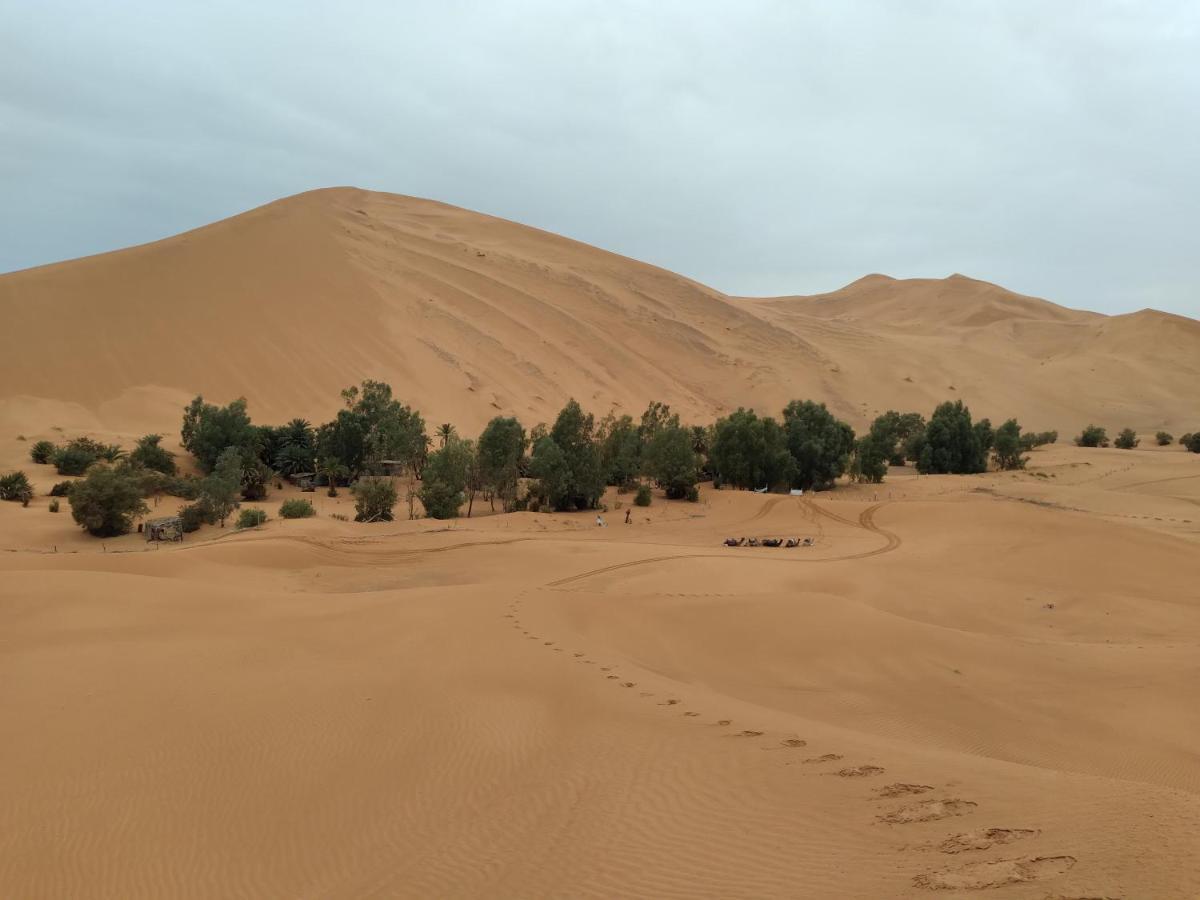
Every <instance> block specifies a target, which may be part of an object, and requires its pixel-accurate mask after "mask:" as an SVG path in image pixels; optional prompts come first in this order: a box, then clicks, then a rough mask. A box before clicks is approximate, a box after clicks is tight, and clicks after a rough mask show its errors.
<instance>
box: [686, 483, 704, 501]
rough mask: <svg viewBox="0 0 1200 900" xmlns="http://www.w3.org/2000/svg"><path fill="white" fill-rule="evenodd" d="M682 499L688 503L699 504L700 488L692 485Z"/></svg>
mask: <svg viewBox="0 0 1200 900" xmlns="http://www.w3.org/2000/svg"><path fill="white" fill-rule="evenodd" d="M683 499H684V500H686V501H687V502H688V503H699V502H700V488H698V487H696V485H694V484H693V485H692V486H691V487H689V488H688V489H687V493H686V494H684V495H683Z"/></svg>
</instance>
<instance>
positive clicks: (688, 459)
mask: <svg viewBox="0 0 1200 900" xmlns="http://www.w3.org/2000/svg"><path fill="white" fill-rule="evenodd" d="M645 468H646V474H648V475H649V476H650V477H652V478H653V479H654V480H655V482H657V483H658V486H659V487H661V488H662V489H663V490H664V491H665V492H666V495H667V498H668V499H670V500H682V499H684V498H685V497H687V496H688V493H689V491H690V490H691V489H692V488H694V487H695V486H696V481H697V479H698V478H699V472H698V466H697V460H696V451H695V450H694V449H692V433H691V431H689V430H688V429H687V428H684V427H683V426H681V425H680V424H679V422H678V420H677V419H672V420H671V421H669V422H667V423H666V424H663V425H660V426H659V427H658V428H657V429H656V430H655V431H654V432H653V434H652V436H651V437H650V440H649V442H648V443H647V444H646V459H645Z"/></svg>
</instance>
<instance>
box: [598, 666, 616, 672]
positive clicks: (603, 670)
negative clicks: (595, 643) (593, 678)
mask: <svg viewBox="0 0 1200 900" xmlns="http://www.w3.org/2000/svg"><path fill="white" fill-rule="evenodd" d="M612 670H613V667H612V666H601V667H600V671H601V672H611V671H612Z"/></svg>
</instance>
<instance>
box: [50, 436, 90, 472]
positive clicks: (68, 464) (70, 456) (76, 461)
mask: <svg viewBox="0 0 1200 900" xmlns="http://www.w3.org/2000/svg"><path fill="white" fill-rule="evenodd" d="M102 449H103V445H101V444H98V443H97V442H96V441H93V440H91V439H90V438H76V439H75V440H73V441H71V443H69V444H67V445H66V446H65V447H59V448H58V449H57V450H55V451H54V456H53V457H52V460H53V462H54V467H55V469H57V470H58V474H59V475H82V474H83V473H84V472H86V471H87V470H88V466H90V465H91V464H92V463H94V462H95V461H96V460H98V459H99V458H100V451H101V450H102Z"/></svg>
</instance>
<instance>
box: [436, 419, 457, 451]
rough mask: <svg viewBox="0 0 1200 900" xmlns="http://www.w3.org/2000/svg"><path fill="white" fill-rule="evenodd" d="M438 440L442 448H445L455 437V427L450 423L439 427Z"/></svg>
mask: <svg viewBox="0 0 1200 900" xmlns="http://www.w3.org/2000/svg"><path fill="white" fill-rule="evenodd" d="M436 435H437V439H438V441H440V442H441V446H442V447H445V446H446V444H447V443H449V441H450V438H452V437H454V436H455V432H454V426H453V425H451V424H450V423H449V422H443V423H442V424H441V425H439V426H438V427H437V432H436Z"/></svg>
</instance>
